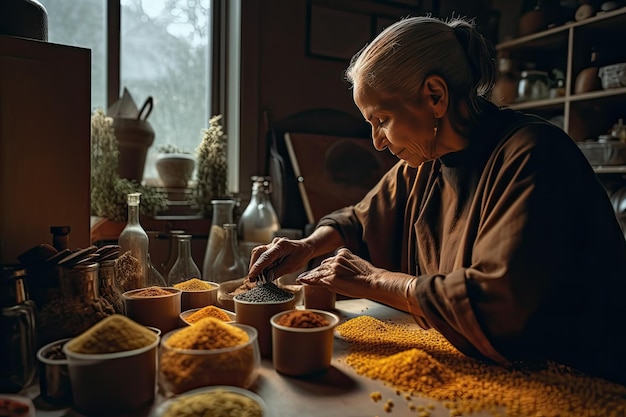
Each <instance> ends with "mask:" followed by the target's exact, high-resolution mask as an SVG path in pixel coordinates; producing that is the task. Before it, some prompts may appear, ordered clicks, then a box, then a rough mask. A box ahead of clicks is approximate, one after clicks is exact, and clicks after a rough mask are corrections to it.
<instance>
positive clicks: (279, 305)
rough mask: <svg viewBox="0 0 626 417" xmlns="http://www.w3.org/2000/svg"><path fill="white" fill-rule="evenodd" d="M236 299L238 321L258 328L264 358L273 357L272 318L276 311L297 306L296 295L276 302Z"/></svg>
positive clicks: (260, 347)
mask: <svg viewBox="0 0 626 417" xmlns="http://www.w3.org/2000/svg"><path fill="white" fill-rule="evenodd" d="M234 301H235V316H236V321H237V323H241V324H247V325H250V326H252V327H254V328H255V329H257V332H258V333H259V335H258V338H259V349H260V351H261V356H262V357H264V358H269V357H271V356H272V325H271V324H270V319H271V318H272V316H273V315H274V314H276V313H280V312H281V311H287V310H292V309H294V308H295V306H296V299H295V297H291V298H290V299H288V300H287V301H276V302H270V301H268V302H250V301H242V300H239V299H238V298H237V297H235V298H234Z"/></svg>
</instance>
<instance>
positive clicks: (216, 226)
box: [202, 200, 235, 281]
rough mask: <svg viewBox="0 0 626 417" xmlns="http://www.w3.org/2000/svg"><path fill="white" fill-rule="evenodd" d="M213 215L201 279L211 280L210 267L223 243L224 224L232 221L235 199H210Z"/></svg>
mask: <svg viewBox="0 0 626 417" xmlns="http://www.w3.org/2000/svg"><path fill="white" fill-rule="evenodd" d="M211 205H212V206H213V216H212V220H211V230H210V231H209V240H208V242H207V246H206V251H205V253H204V262H203V264H202V279H204V280H205V281H213V276H212V271H211V270H212V268H213V264H214V263H215V259H217V255H219V253H220V249H221V248H222V246H223V244H224V225H225V224H227V223H232V222H233V210H234V208H235V200H212V201H211Z"/></svg>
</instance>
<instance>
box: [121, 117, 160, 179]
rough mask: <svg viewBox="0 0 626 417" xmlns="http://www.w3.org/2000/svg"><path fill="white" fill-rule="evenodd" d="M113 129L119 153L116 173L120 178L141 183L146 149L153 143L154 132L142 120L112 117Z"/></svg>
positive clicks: (148, 124) (147, 123)
mask: <svg viewBox="0 0 626 417" xmlns="http://www.w3.org/2000/svg"><path fill="white" fill-rule="evenodd" d="M113 129H114V130H115V137H116V138H117V147H118V150H119V152H120V154H119V159H118V163H119V166H118V173H119V174H120V177H121V178H126V179H129V180H135V181H137V182H139V183H141V180H142V179H143V170H144V166H145V164H146V155H147V154H148V149H149V148H150V146H152V143H153V142H154V130H153V129H152V126H150V123H149V122H147V121H146V120H143V119H131V118H126V117H113Z"/></svg>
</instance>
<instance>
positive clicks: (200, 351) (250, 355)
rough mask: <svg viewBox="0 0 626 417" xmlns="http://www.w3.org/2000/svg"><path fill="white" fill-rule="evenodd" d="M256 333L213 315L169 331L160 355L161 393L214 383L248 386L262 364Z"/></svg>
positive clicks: (170, 394)
mask: <svg viewBox="0 0 626 417" xmlns="http://www.w3.org/2000/svg"><path fill="white" fill-rule="evenodd" d="M257 335H258V333H257V330H256V329H255V328H254V327H252V326H248V325H244V324H238V323H225V322H223V321H222V320H219V319H216V318H214V317H206V318H203V319H201V320H199V321H198V322H196V323H194V324H193V325H192V326H186V327H183V328H180V329H178V330H173V331H171V332H169V333H167V334H166V335H165V336H163V338H162V340H161V348H160V357H159V378H158V379H159V387H160V390H161V392H162V393H163V394H164V395H165V396H166V397H170V396H174V395H178V394H181V393H183V392H187V391H190V390H192V389H196V388H200V387H206V386H214V385H231V386H236V387H241V388H249V387H250V386H251V385H252V384H253V383H254V382H255V380H256V379H257V376H258V373H259V367H260V364H261V354H260V352H259V344H258V341H257Z"/></svg>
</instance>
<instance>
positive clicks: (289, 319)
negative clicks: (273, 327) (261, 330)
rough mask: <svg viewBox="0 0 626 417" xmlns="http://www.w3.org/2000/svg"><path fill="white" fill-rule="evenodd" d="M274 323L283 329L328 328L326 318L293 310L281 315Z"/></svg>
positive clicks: (311, 312)
mask: <svg viewBox="0 0 626 417" xmlns="http://www.w3.org/2000/svg"><path fill="white" fill-rule="evenodd" d="M276 323H278V324H280V325H281V326H285V327H298V328H301V329H304V328H314V327H324V326H328V325H329V324H330V322H329V321H328V320H327V319H326V317H324V316H322V315H321V314H318V313H315V312H313V311H306V310H294V311H290V312H288V313H285V314H283V315H282V316H280V317H279V318H278V320H277V321H276Z"/></svg>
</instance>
